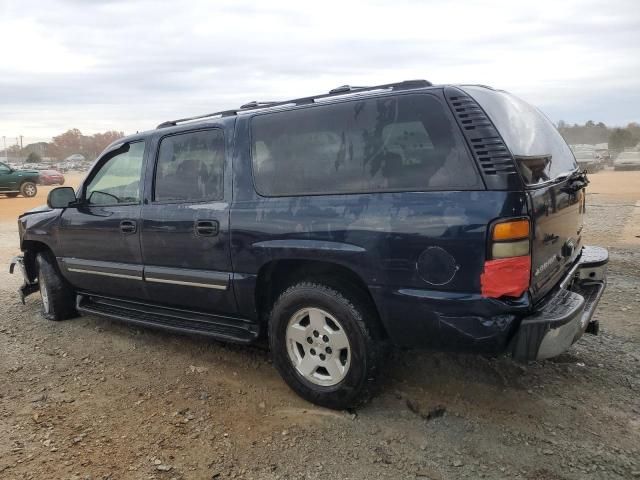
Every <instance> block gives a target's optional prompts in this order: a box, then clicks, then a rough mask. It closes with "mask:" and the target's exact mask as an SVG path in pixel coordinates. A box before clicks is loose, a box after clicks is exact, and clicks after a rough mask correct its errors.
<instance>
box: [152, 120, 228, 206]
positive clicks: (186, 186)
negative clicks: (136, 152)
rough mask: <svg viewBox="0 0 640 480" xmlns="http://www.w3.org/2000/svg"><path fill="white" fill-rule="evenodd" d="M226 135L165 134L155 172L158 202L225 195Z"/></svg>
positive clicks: (195, 200) (220, 197) (210, 132)
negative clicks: (223, 182)
mask: <svg viewBox="0 0 640 480" xmlns="http://www.w3.org/2000/svg"><path fill="white" fill-rule="evenodd" d="M223 170H224V138H223V134H222V131H221V130H218V129H216V130H204V131H198V132H188V133H181V134H178V135H171V136H169V137H165V138H163V139H162V141H161V142H160V149H159V151H158V163H157V165H156V173H155V188H154V200H155V201H160V202H162V201H194V202H197V201H202V200H221V199H222V198H223V191H222V180H223Z"/></svg>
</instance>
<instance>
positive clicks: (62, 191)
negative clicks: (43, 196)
mask: <svg viewBox="0 0 640 480" xmlns="http://www.w3.org/2000/svg"><path fill="white" fill-rule="evenodd" d="M76 201H77V198H76V192H75V190H74V189H73V188H71V187H58V188H54V189H53V190H51V191H50V192H49V195H48V196H47V205H48V206H49V208H67V207H68V206H69V205H70V204H72V203H75V202H76Z"/></svg>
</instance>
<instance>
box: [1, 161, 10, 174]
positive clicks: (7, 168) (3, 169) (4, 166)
mask: <svg viewBox="0 0 640 480" xmlns="http://www.w3.org/2000/svg"><path fill="white" fill-rule="evenodd" d="M10 171H11V169H10V168H9V167H8V166H6V165H5V164H4V163H0V175H3V174H7V173H9V172H10Z"/></svg>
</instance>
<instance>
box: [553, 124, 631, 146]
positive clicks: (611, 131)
mask: <svg viewBox="0 0 640 480" xmlns="http://www.w3.org/2000/svg"><path fill="white" fill-rule="evenodd" d="M558 131H559V132H560V134H561V135H562V136H563V137H564V139H565V141H566V142H567V143H568V144H569V145H576V144H581V143H582V144H591V145H595V144H597V143H608V144H609V150H611V151H613V152H622V151H624V149H625V148H633V147H635V146H637V145H638V143H640V124H638V123H636V122H632V123H630V124H628V125H627V126H626V127H608V126H607V125H605V124H604V123H602V122H598V123H595V122H594V121H592V120H589V121H588V122H586V123H585V124H584V125H578V124H577V123H575V124H573V125H569V124H568V123H566V122H564V121H563V120H560V121H559V122H558Z"/></svg>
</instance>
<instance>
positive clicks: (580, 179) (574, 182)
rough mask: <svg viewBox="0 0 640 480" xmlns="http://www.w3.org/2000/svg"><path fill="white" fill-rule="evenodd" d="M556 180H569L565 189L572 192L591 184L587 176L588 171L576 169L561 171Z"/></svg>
mask: <svg viewBox="0 0 640 480" xmlns="http://www.w3.org/2000/svg"><path fill="white" fill-rule="evenodd" d="M555 180H556V182H557V183H560V182H563V181H565V180H566V181H567V185H566V186H565V187H564V189H565V190H567V191H571V192H577V191H578V190H580V189H582V188H584V187H586V186H587V185H589V179H588V178H587V172H586V171H582V170H574V171H572V172H566V173H561V174H560V175H558V176H557V177H556V179H555Z"/></svg>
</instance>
